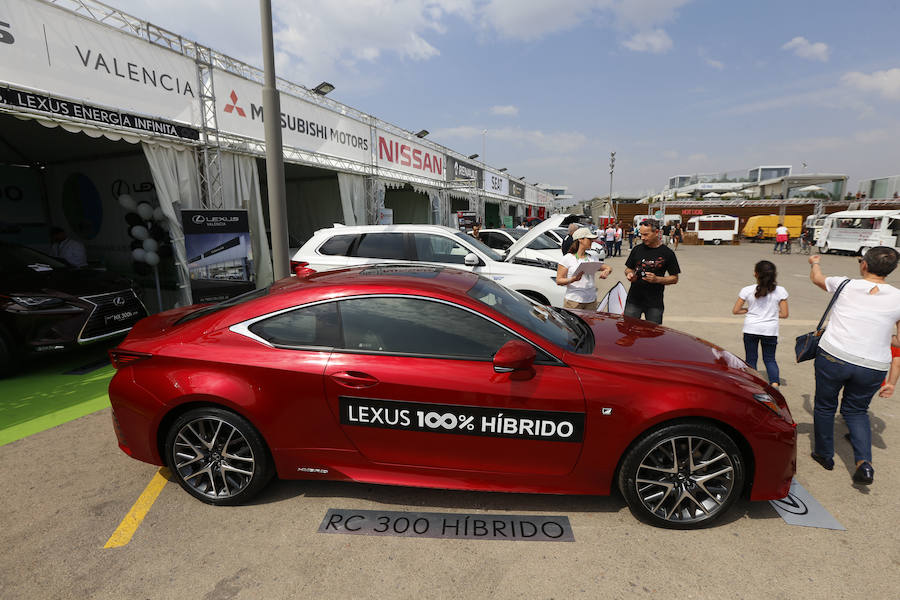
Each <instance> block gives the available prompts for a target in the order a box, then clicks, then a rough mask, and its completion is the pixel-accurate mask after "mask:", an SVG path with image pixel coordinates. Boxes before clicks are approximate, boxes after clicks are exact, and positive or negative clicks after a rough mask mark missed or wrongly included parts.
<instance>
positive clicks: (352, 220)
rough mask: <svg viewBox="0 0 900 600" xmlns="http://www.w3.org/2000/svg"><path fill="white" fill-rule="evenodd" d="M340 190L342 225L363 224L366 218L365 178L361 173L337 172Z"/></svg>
mask: <svg viewBox="0 0 900 600" xmlns="http://www.w3.org/2000/svg"><path fill="white" fill-rule="evenodd" d="M337 177H338V186H339V188H340V190H341V208H343V210H344V225H347V226H350V225H364V224H365V223H364V222H363V223H360V221H365V218H366V180H365V179H364V178H363V177H362V175H350V174H349V173H338V174H337Z"/></svg>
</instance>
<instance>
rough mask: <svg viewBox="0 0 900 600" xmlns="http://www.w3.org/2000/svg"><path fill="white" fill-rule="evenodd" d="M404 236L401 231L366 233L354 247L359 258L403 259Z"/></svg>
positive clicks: (404, 256) (404, 253)
mask: <svg viewBox="0 0 900 600" xmlns="http://www.w3.org/2000/svg"><path fill="white" fill-rule="evenodd" d="M405 246H406V238H405V235H404V234H402V233H366V234H363V236H362V239H361V240H360V241H359V245H358V246H357V247H356V253H355V256H358V257H360V258H386V259H395V260H405V259H406V252H405V250H404V248H405Z"/></svg>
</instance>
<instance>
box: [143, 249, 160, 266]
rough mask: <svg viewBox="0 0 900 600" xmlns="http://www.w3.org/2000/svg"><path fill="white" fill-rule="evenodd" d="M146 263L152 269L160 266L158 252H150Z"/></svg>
mask: <svg viewBox="0 0 900 600" xmlns="http://www.w3.org/2000/svg"><path fill="white" fill-rule="evenodd" d="M144 262H145V263H147V264H148V265H150V266H151V267H155V266H156V265H158V264H159V254H157V253H156V252H148V253H147V255H146V256H145V257H144Z"/></svg>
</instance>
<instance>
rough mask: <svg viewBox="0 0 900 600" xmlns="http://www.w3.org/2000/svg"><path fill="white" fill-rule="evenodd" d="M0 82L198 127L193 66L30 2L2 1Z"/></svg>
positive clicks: (122, 35)
mask: <svg viewBox="0 0 900 600" xmlns="http://www.w3.org/2000/svg"><path fill="white" fill-rule="evenodd" d="M0 21H2V23H0V65H3V66H2V68H0V80H2V81H4V82H6V83H10V84H14V85H17V86H22V87H24V88H29V89H31V90H41V91H42V92H45V93H47V94H48V95H51V96H61V97H66V98H77V99H79V100H84V101H86V102H88V103H91V104H97V105H101V106H109V107H114V108H116V109H121V110H127V111H134V112H137V113H141V114H145V115H152V116H155V117H161V118H163V119H168V120H172V121H178V122H180V123H189V124H192V125H195V126H200V125H201V119H200V102H199V99H198V97H199V93H200V91H199V86H198V83H197V67H196V65H195V64H194V61H193V60H191V59H189V58H187V57H185V56H182V55H180V54H178V53H176V52H173V51H171V50H166V49H164V48H161V47H159V46H156V45H154V44H151V43H150V42H148V41H146V40H142V39H139V38H136V37H134V36H132V35H129V34H127V33H123V32H120V31H116V30H114V29H112V28H110V27H107V26H105V25H100V24H98V23H94V22H92V21H89V20H87V19H85V18H82V17H79V16H78V15H75V14H73V13H70V12H68V11H67V10H64V9H61V8H57V7H55V6H51V5H48V4H44V3H43V2H36V1H34V0H0Z"/></svg>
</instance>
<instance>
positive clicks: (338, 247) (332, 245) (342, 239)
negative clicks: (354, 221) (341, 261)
mask: <svg viewBox="0 0 900 600" xmlns="http://www.w3.org/2000/svg"><path fill="white" fill-rule="evenodd" d="M355 239H356V236H355V235H352V234H344V235H336V236H334V237H333V238H331V239H330V240H328V241H327V242H325V243H324V244H322V245H321V246H320V247H319V252H320V253H321V254H327V255H328V256H347V255H348V253H349V251H350V245H351V244H352V243H353V240H355Z"/></svg>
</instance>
